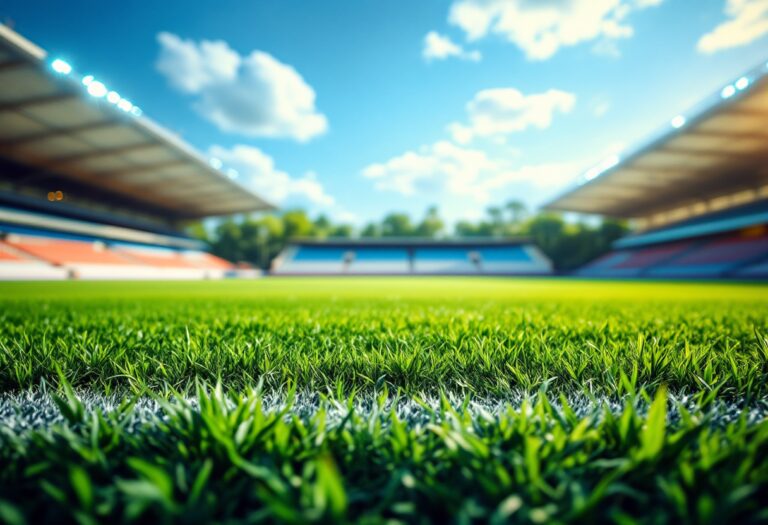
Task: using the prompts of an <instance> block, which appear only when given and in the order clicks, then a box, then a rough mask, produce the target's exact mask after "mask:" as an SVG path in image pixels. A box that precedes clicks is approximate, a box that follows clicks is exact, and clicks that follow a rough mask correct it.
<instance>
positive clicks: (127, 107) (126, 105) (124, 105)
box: [117, 98, 133, 112]
mask: <svg viewBox="0 0 768 525" xmlns="http://www.w3.org/2000/svg"><path fill="white" fill-rule="evenodd" d="M117 107H118V108H120V109H122V110H123V111H125V112H128V111H131V109H133V104H131V102H130V101H128V100H126V99H124V98H123V99H121V100H120V102H118V103H117Z"/></svg>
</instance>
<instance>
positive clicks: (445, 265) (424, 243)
mask: <svg viewBox="0 0 768 525" xmlns="http://www.w3.org/2000/svg"><path fill="white" fill-rule="evenodd" d="M551 272H552V264H551V263H550V261H549V260H548V259H547V257H546V256H545V255H544V254H542V253H541V251H540V250H539V249H538V248H537V247H536V246H534V245H533V244H531V243H530V242H529V241H527V240H524V239H520V240H508V239H505V240H497V239H489V240H483V239H479V240H472V241H464V240H425V239H357V240H346V239H345V240H328V241H318V240H303V241H296V242H293V243H291V244H290V245H289V246H288V247H287V248H286V249H285V250H283V252H282V253H281V254H280V255H279V256H278V257H277V258H276V259H275V261H274V262H273V266H272V273H273V274H276V275H546V274H549V273H551Z"/></svg>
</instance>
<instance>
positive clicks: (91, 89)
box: [88, 80, 107, 98]
mask: <svg viewBox="0 0 768 525" xmlns="http://www.w3.org/2000/svg"><path fill="white" fill-rule="evenodd" d="M88 94H89V95H91V96H92V97H96V98H102V97H103V96H104V95H106V94H107V86H105V85H104V84H102V83H101V82H99V81H98V80H94V81H92V82H91V83H90V84H88Z"/></svg>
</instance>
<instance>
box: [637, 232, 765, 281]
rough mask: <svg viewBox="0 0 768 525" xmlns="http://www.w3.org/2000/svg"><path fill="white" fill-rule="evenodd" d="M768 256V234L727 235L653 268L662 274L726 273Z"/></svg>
mask: <svg viewBox="0 0 768 525" xmlns="http://www.w3.org/2000/svg"><path fill="white" fill-rule="evenodd" d="M766 256H768V237H754V238H750V237H746V238H744V237H727V238H724V239H718V240H713V241H710V242H705V243H703V244H701V245H700V246H698V247H697V248H696V249H694V250H691V251H689V252H687V253H685V254H684V255H682V256H680V257H678V258H675V259H673V260H671V261H669V262H668V263H666V264H662V265H658V266H656V267H654V268H650V269H649V271H648V275H652V276H660V277H677V276H686V277H722V276H726V275H727V274H729V273H730V272H732V271H734V270H736V269H738V268H741V267H743V266H745V265H747V264H749V263H752V262H754V261H757V260H759V259H762V258H764V257H766Z"/></svg>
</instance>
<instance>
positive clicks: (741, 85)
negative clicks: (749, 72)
mask: <svg viewBox="0 0 768 525" xmlns="http://www.w3.org/2000/svg"><path fill="white" fill-rule="evenodd" d="M747 86H749V78H747V77H741V78H740V79H738V80H737V81H736V89H738V90H739V91H741V90H742V89H746V88H747Z"/></svg>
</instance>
